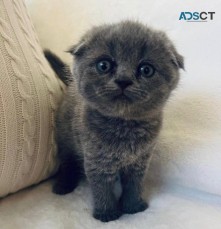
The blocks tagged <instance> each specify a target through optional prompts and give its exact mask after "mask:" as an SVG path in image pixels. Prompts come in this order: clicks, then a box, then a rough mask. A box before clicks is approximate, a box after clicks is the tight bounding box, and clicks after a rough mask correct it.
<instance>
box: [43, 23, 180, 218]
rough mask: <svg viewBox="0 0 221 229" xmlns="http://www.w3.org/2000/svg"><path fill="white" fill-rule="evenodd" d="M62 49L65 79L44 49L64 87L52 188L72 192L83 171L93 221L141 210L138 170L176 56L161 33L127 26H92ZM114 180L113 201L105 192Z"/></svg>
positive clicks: (175, 73)
mask: <svg viewBox="0 0 221 229" xmlns="http://www.w3.org/2000/svg"><path fill="white" fill-rule="evenodd" d="M70 52H71V54H72V55H73V56H74V58H75V63H74V66H73V77H72V76H71V73H70V71H69V70H68V67H67V66H66V65H65V64H64V63H63V62H62V61H61V60H60V59H59V58H57V57H56V56H55V55H54V54H52V53H50V52H49V51H46V52H45V55H46V58H47V59H48V60H49V62H50V64H51V66H52V67H53V68H54V70H55V71H56V72H57V74H58V75H59V76H60V78H61V79H62V80H63V81H64V82H65V84H66V85H68V87H67V92H66V95H65V98H64V100H63V103H62V104H61V106H60V109H59V111H58V115H57V122H56V124H57V143H58V150H59V152H58V156H59V159H60V169H59V173H58V177H57V180H56V183H55V185H54V187H53V191H54V192H55V193H57V194H66V193H69V192H71V191H73V190H74V188H75V187H76V186H77V184H78V183H79V180H80V179H81V177H82V174H83V173H84V172H85V174H86V177H87V179H88V181H89V184H90V187H91V189H92V194H93V200H94V212H93V216H94V217H95V218H96V219H99V220H101V221H103V222H107V221H110V220H115V219H117V218H119V217H120V216H121V215H122V214H123V213H130V214H133V213H136V212H140V211H144V210H145V209H146V208H147V203H146V202H145V201H144V200H143V199H142V196H141V195H142V187H143V184H142V182H143V177H144V173H145V169H146V168H147V165H148V163H149V161H150V158H151V154H152V149H153V147H154V144H155V142H156V138H157V136H158V134H159V131H160V128H161V124H162V111H163V107H164V105H165V102H166V101H167V99H168V97H169V95H170V93H171V91H172V90H173V89H174V88H175V87H176V85H177V83H178V80H179V69H180V68H183V67H184V65H183V57H182V56H181V55H179V54H178V53H177V51H176V49H175V47H174V45H173V44H172V42H171V41H170V40H169V39H168V37H167V36H166V35H165V33H163V32H159V31H155V30H153V29H150V28H147V27H146V26H144V25H142V24H140V23H137V22H131V21H125V22H121V23H118V24H112V25H103V26H99V27H95V28H93V29H92V30H90V31H89V32H87V33H86V34H85V35H84V36H83V38H82V39H81V41H80V42H79V44H77V45H76V46H73V47H72V48H71V49H70ZM118 175H120V180H121V185H122V195H121V197H120V199H119V200H118V199H117V198H116V196H115V195H114V192H113V187H114V184H115V181H116V177H117V176H118Z"/></svg>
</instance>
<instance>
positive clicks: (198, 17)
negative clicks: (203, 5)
mask: <svg viewBox="0 0 221 229" xmlns="http://www.w3.org/2000/svg"><path fill="white" fill-rule="evenodd" d="M214 14H215V12H181V13H180V17H179V20H180V21H187V22H208V21H212V20H213V19H214Z"/></svg>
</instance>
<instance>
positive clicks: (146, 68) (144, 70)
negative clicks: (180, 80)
mask: <svg viewBox="0 0 221 229" xmlns="http://www.w3.org/2000/svg"><path fill="white" fill-rule="evenodd" d="M138 73H139V75H140V76H143V77H148V78H149V77H152V76H153V75H154V73H155V69H154V67H153V66H152V65H150V64H142V65H140V66H139V68H138Z"/></svg>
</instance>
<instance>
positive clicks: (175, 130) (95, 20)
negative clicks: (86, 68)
mask: <svg viewBox="0 0 221 229" xmlns="http://www.w3.org/2000/svg"><path fill="white" fill-rule="evenodd" d="M26 2H27V4H28V7H29V9H30V12H31V15H32V18H33V21H34V23H35V25H36V28H37V31H38V34H39V37H40V41H41V43H42V45H43V46H44V47H48V48H50V49H52V50H54V51H55V52H56V53H57V54H59V55H60V56H61V57H62V58H65V59H66V60H67V61H68V62H69V63H71V58H69V55H67V54H66V53H64V52H63V51H64V50H66V49H67V47H69V46H70V45H73V44H74V43H76V42H77V41H78V40H79V38H80V36H81V35H82V34H83V33H84V32H85V31H86V30H87V29H89V28H91V26H93V25H99V24H102V23H113V22H117V21H120V20H125V19H135V20H137V19H138V20H139V21H141V22H143V23H144V24H147V25H150V26H152V27H154V28H158V29H162V30H164V31H166V32H167V33H168V35H169V37H170V38H171V39H172V40H173V41H174V43H175V44H176V46H177V49H178V50H179V52H180V53H181V54H182V55H183V56H184V57H185V69H186V71H182V75H181V82H180V84H179V86H178V88H177V90H176V91H175V92H174V93H173V96H172V97H171V99H170V101H169V103H168V104H167V106H166V108H165V118H164V126H163V129H162V132H161V136H160V139H159V144H158V147H157V150H156V154H155V155H154V157H153V160H152V163H151V168H150V172H149V175H150V176H151V177H152V178H153V179H158V180H159V181H160V182H162V184H164V185H168V186H170V185H171V184H180V185H183V186H186V187H192V188H194V189H199V190H202V191H207V192H210V193H214V194H219V195H221V165H220V161H221V77H220V63H221V55H220V47H221V30H220V28H221V14H220V13H219V12H220V10H221V2H220V0H211V1H200V2H199V1H197V0H186V1H179V0H170V1H162V0H147V1H145V0H139V1H134V0H130V1H128V0H121V1H119V0H111V1H105V4H104V1H102V0H96V1H90V0H83V1H82V0H75V1H72V0H64V1H60V0H53V2H52V1H48V2H45V1H44V0H26ZM183 11H190V12H195V11H197V12H201V11H205V12H215V14H214V19H213V20H207V22H205V23H197V22H195V23H188V22H186V21H179V16H180V13H181V12H183ZM55 15H56V17H55ZM45 21H47V22H48V23H45ZM64 34H65V36H64Z"/></svg>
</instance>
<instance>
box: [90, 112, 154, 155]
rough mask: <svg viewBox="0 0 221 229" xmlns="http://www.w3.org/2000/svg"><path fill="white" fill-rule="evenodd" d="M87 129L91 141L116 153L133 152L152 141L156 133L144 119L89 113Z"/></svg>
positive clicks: (142, 148)
mask: <svg viewBox="0 0 221 229" xmlns="http://www.w3.org/2000/svg"><path fill="white" fill-rule="evenodd" d="M87 125H88V129H89V132H90V133H91V136H93V138H94V139H93V141H94V142H97V143H99V144H101V145H102V146H103V147H106V148H107V149H108V150H109V151H113V152H118V153H123V152H127V153H133V154H134V153H135V154H136V152H138V151H141V150H144V148H145V147H146V146H147V145H148V144H150V143H151V142H152V140H153V139H154V137H155V135H156V131H157V130H156V131H154V130H153V128H152V125H151V124H150V123H149V122H145V121H135V120H124V119H121V118H112V117H105V116H99V115H96V114H90V116H88V122H87Z"/></svg>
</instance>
